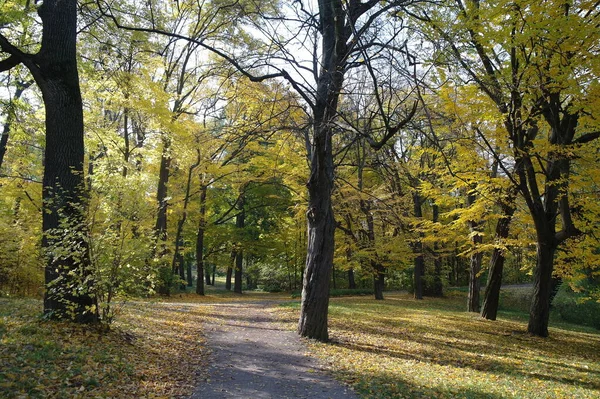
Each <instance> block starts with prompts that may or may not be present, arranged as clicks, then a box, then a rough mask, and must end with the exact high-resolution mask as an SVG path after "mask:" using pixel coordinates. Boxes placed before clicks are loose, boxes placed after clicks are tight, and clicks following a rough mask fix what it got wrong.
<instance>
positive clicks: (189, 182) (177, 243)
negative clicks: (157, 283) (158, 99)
mask: <svg viewBox="0 0 600 399" xmlns="http://www.w3.org/2000/svg"><path fill="white" fill-rule="evenodd" d="M198 166H200V151H198V157H197V159H196V162H195V163H193V164H192V165H190V168H189V169H188V174H187V181H186V184H185V196H184V197H183V213H182V214H181V218H180V219H179V221H178V222H177V231H176V232H175V250H174V251H173V262H172V269H173V272H175V271H176V267H177V261H178V259H179V258H180V257H181V259H183V256H180V255H181V254H180V253H179V252H180V248H181V246H182V245H183V238H182V235H183V226H184V225H185V221H186V220H187V215H188V212H187V208H188V205H189V203H190V189H191V187H192V174H193V173H194V169H196V168H197V167H198ZM165 194H166V193H165ZM205 200H206V198H205ZM201 202H202V200H201ZM200 213H202V210H201V211H200ZM165 217H166V216H165ZM179 267H180V268H182V267H183V262H180V263H179ZM181 270H183V269H181ZM182 273H183V272H182ZM182 280H185V277H182Z"/></svg>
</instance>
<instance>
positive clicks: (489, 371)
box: [277, 294, 600, 399]
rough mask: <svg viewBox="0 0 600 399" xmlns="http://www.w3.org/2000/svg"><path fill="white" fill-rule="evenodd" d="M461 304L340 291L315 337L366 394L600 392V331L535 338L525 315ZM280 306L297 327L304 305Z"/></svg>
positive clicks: (341, 373) (325, 357)
mask: <svg viewBox="0 0 600 399" xmlns="http://www.w3.org/2000/svg"><path fill="white" fill-rule="evenodd" d="M464 304H465V302H464V299H463V298H461V297H454V298H444V299H429V298H427V299H425V300H423V301H416V300H414V299H412V298H411V297H410V296H408V295H406V294H393V295H389V294H388V295H386V300H385V301H382V302H379V301H377V302H375V301H374V300H372V299H366V298H333V299H331V302H330V313H329V320H330V322H329V324H330V338H331V342H330V343H328V344H322V343H316V342H310V344H309V345H310V348H311V351H312V352H313V353H314V354H315V355H316V356H318V357H319V358H320V359H321V360H322V361H323V362H324V364H325V365H326V367H327V368H329V369H330V370H331V371H332V372H333V373H334V374H335V375H336V376H337V377H338V378H340V379H342V380H343V381H345V382H347V383H349V384H351V385H352V386H353V387H354V389H355V390H356V391H357V392H358V393H359V394H360V395H361V396H362V397H363V398H433V397H435V398H511V397H513V398H569V399H570V398H598V397H600V335H599V334H597V333H589V332H588V333H585V332H575V331H569V330H565V329H562V328H551V330H550V337H549V338H546V339H543V338H536V337H531V336H529V335H527V334H526V333H525V331H526V324H525V323H523V321H521V320H520V319H519V318H517V319H513V318H510V317H509V318H506V319H504V320H499V321H496V322H491V321H486V320H483V319H481V318H480V317H479V316H478V315H474V314H468V313H466V312H464V306H465V305H464ZM277 312H278V313H279V314H280V315H281V316H282V318H283V320H285V321H286V322H287V324H288V327H289V328H295V323H296V321H297V316H298V305H297V304H291V303H288V304H286V306H282V307H280V308H279V309H278V310H277ZM502 316H503V317H506V316H507V314H502ZM588 331H591V330H588Z"/></svg>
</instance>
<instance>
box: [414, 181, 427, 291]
mask: <svg viewBox="0 0 600 399" xmlns="http://www.w3.org/2000/svg"><path fill="white" fill-rule="evenodd" d="M421 205H422V204H421V197H420V196H419V193H418V192H416V191H415V192H414V193H413V208H414V216H415V218H419V219H421V218H422V217H423V211H422V208H421ZM421 238H422V234H421V233H419V238H418V239H417V240H416V241H415V242H414V243H413V244H412V250H413V253H414V254H415V258H414V264H415V268H414V274H413V277H414V288H415V292H414V296H415V299H423V275H424V274H425V259H424V258H423V243H422V242H421Z"/></svg>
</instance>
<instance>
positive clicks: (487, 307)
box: [481, 195, 515, 320]
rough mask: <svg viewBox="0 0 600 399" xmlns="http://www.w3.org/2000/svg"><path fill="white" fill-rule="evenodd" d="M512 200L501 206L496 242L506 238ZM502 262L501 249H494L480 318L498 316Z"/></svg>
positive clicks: (491, 318)
mask: <svg viewBox="0 0 600 399" xmlns="http://www.w3.org/2000/svg"><path fill="white" fill-rule="evenodd" d="M514 199H515V198H514V195H512V196H509V197H508V198H506V201H505V203H504V204H502V211H503V215H502V217H501V218H500V219H499V220H498V223H496V240H503V239H505V238H507V237H508V234H509V232H510V222H511V219H512V216H513V215H514V213H515V206H514ZM504 260H505V256H504V251H503V250H502V249H501V248H494V251H493V252H492V258H491V259H490V269H489V272H488V279H487V284H486V287H485V294H484V297H483V306H482V309H481V317H483V318H485V319H488V320H496V316H497V314H498V305H499V304H500V287H501V286H502V271H503V269H504Z"/></svg>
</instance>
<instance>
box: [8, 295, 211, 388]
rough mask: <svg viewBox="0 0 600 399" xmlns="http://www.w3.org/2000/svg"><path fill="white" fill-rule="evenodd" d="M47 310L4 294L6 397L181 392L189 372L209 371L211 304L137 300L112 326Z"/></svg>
mask: <svg viewBox="0 0 600 399" xmlns="http://www.w3.org/2000/svg"><path fill="white" fill-rule="evenodd" d="M41 309H42V304H41V301H39V300H34V299H15V298H10V299H7V298H0V398H75V397H79V398H138V397H165V398H166V397H183V396H187V395H189V394H190V393H191V391H192V388H193V387H194V386H195V381H194V379H195V374H194V373H189V370H194V369H195V370H202V369H205V367H203V365H202V362H203V361H205V357H204V354H203V352H202V349H203V345H202V343H203V342H202V338H201V334H200V331H201V330H200V327H201V325H202V321H203V320H204V319H205V317H206V315H205V313H204V312H208V310H207V308H206V307H194V308H189V307H185V306H178V305H175V304H164V303H160V302H156V303H149V302H141V303H132V304H129V305H125V306H123V308H122V313H121V315H120V317H119V319H118V321H117V322H116V324H115V325H114V326H113V328H112V330H111V331H109V332H106V331H102V330H101V329H99V328H98V327H97V326H82V325H77V324H73V323H66V322H50V321H44V320H42V319H41V317H40V313H41ZM182 309H183V310H185V311H179V312H178V311H177V310H182ZM175 359H176V361H175Z"/></svg>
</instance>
